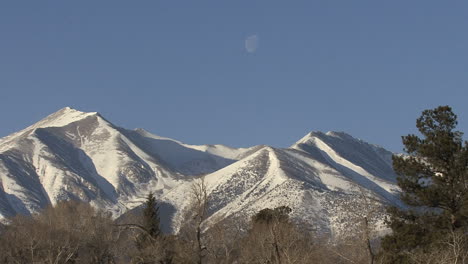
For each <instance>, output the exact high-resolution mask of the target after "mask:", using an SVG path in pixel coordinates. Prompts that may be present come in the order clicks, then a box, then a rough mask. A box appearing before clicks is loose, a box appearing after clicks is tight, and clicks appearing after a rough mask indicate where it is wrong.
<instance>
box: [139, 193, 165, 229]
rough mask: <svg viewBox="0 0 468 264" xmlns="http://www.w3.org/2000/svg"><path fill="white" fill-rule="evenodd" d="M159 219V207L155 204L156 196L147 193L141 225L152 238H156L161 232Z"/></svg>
mask: <svg viewBox="0 0 468 264" xmlns="http://www.w3.org/2000/svg"><path fill="white" fill-rule="evenodd" d="M159 225H160V220H159V207H158V206H157V202H156V198H155V197H154V195H153V193H151V192H150V193H149V194H148V197H147V198H146V202H145V209H144V210H143V226H144V227H145V229H146V231H147V232H148V235H150V236H151V237H152V238H157V237H158V236H159V235H160V234H161V229H160V226H159Z"/></svg>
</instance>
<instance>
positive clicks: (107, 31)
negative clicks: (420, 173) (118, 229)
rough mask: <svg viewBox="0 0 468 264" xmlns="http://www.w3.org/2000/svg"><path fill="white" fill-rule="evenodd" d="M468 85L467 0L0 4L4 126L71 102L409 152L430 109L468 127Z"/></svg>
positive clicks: (238, 133) (167, 123)
mask: <svg viewBox="0 0 468 264" xmlns="http://www.w3.org/2000/svg"><path fill="white" fill-rule="evenodd" d="M253 35H256V36H257V38H258V47H257V49H256V51H255V52H252V53H249V52H247V50H246V48H245V45H244V44H245V40H246V39H247V38H248V37H249V36H253ZM467 86H468V2H467V1H440V0H437V1H432V0H421V1H408V0H392V1H375V0H372V1H330V0H322V1H318V0H317V1H316V0H314V1H311V0H307V1H296V0H295V1H284V0H282V1H273V0H266V1H254V0H236V1H219V0H213V1H202V0H197V1H156V0H151V1H144V0H141V1H128V0H127V1H116V0H112V1H104V0H100V1H94V0H93V1H83V0H80V1H20V0H18V1H1V3H0V98H1V101H0V124H1V126H0V136H6V135H7V134H9V133H11V132H14V131H17V130H19V129H22V128H24V127H26V126H27V125H30V124H32V123H34V122H35V121H37V120H39V119H41V118H42V117H44V116H46V115H48V114H50V113H52V112H55V111H56V110H58V109H59V108H62V107H64V106H71V107H73V108H76V109H79V110H83V111H98V112H100V113H102V114H103V115H104V116H105V117H106V118H107V119H109V120H110V121H112V122H113V123H115V124H117V125H119V126H123V127H126V128H136V127H142V128H145V129H147V130H149V131H151V132H154V133H156V134H159V135H162V136H168V137H172V138H176V139H179V140H182V141H184V142H187V143H193V144H202V143H212V144H215V143H221V144H226V145H231V146H237V147H238V146H250V145H255V144H269V145H273V146H278V147H286V146H289V145H290V144H292V143H293V142H295V141H296V140H298V139H299V138H301V137H302V136H303V135H305V134H306V133H307V132H309V131H312V130H321V131H328V130H337V131H345V132H348V133H350V134H352V135H354V136H356V137H358V138H362V139H364V140H367V141H369V142H372V143H376V144H379V145H382V146H384V147H386V148H388V149H390V150H393V151H401V149H402V146H401V143H400V136H401V135H404V134H407V133H409V132H414V131H415V129H414V124H415V119H416V118H417V117H418V116H419V115H420V113H421V111H422V110H423V109H427V108H433V107H436V106H438V105H446V104H448V105H451V106H452V107H453V108H454V111H455V112H456V113H457V114H458V116H459V123H460V126H459V129H460V130H462V131H465V132H467V133H468V105H467V102H468V100H467V99H468V89H467V88H468V87H467Z"/></svg>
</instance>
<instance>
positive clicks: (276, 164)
mask: <svg viewBox="0 0 468 264" xmlns="http://www.w3.org/2000/svg"><path fill="white" fill-rule="evenodd" d="M336 135H340V138H339V139H338V140H339V141H342V142H341V145H340V147H338V148H336V150H335V149H333V148H332V147H329V145H326V144H325V143H323V141H325V142H334V141H333V140H334V137H336ZM319 136H320V137H321V138H322V139H323V141H321V140H320V139H319V138H318V137H316V136H315V134H312V135H310V134H309V135H308V136H306V137H305V138H304V139H306V140H304V139H302V140H300V141H299V142H298V143H297V144H295V145H293V147H291V148H288V149H276V148H272V147H263V148H261V149H259V150H257V151H256V152H254V153H252V154H251V155H249V156H247V157H245V158H244V159H241V160H240V161H238V162H236V163H234V164H232V165H230V166H227V167H225V168H223V169H221V170H219V171H216V172H214V173H212V174H209V175H207V176H205V181H206V183H207V186H208V193H209V211H208V214H209V218H208V219H207V220H206V225H210V224H212V223H215V222H217V221H220V220H223V219H226V218H229V217H244V218H248V217H250V216H252V215H253V214H255V213H256V212H258V211H259V210H261V209H264V208H267V207H269V208H274V207H277V206H282V205H287V206H289V207H291V208H292V209H293V211H292V217H293V218H294V219H296V220H297V221H301V222H307V223H309V224H310V225H311V227H313V228H314V229H318V230H321V231H323V232H334V233H337V232H341V231H342V227H343V225H342V223H343V222H344V221H346V219H347V218H349V214H352V213H353V212H352V211H353V210H356V209H358V211H359V210H360V211H362V210H364V209H363V208H362V207H363V206H365V205H364V202H363V200H362V197H363V196H362V195H363V194H365V195H366V196H368V195H370V196H372V197H374V198H375V199H378V200H379V201H381V203H382V204H395V205H399V200H398V198H396V193H397V187H396V185H395V180H394V179H395V178H394V177H395V175H394V173H393V171H391V170H388V167H386V166H390V164H388V163H387V162H385V161H386V160H385V158H387V154H388V153H387V152H385V151H383V150H381V149H379V148H378V147H375V146H373V145H370V144H367V143H364V142H361V141H359V140H357V139H354V138H352V137H351V136H348V135H346V134H331V133H330V134H329V135H326V134H322V133H321V134H319ZM328 137H332V138H328ZM357 144H359V146H357ZM330 145H331V144H330ZM346 146H347V147H350V148H351V147H352V148H356V147H358V148H359V149H354V151H353V150H352V149H347V148H346ZM369 152H370V153H369ZM374 152H376V153H378V154H379V155H377V157H372V156H373V155H375V154H374ZM344 157H346V158H349V160H348V159H346V158H344ZM371 158H372V159H376V160H377V161H378V162H380V163H379V166H382V167H373V168H374V170H373V171H372V172H373V173H375V174H376V175H374V174H372V173H370V172H368V171H367V170H365V169H363V168H367V169H368V167H370V166H371V165H372V162H374V160H372V159H371ZM381 159H382V160H381ZM358 161H359V162H362V161H366V162H365V163H357V162H358ZM354 162H356V163H354ZM384 166H385V167H384ZM387 173H388V174H387ZM387 179H389V180H387ZM190 186H191V185H190V183H186V184H183V185H181V186H178V187H176V188H175V189H174V190H172V191H171V192H169V193H167V194H166V195H165V196H164V197H163V198H162V199H163V201H164V202H166V203H169V204H172V205H173V206H174V207H175V208H176V209H177V213H176V214H175V216H174V218H173V219H172V226H173V230H175V231H177V230H178V229H179V228H180V225H181V223H182V222H183V221H184V215H185V212H186V211H187V210H190V201H189V199H187V196H188V195H189V194H190V191H191V189H190ZM359 208H360V209H359Z"/></svg>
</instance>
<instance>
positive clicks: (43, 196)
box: [0, 107, 249, 216]
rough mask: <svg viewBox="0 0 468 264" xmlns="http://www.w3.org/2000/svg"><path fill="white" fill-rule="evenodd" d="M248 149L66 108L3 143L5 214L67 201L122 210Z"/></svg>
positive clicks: (1, 200)
mask: <svg viewBox="0 0 468 264" xmlns="http://www.w3.org/2000/svg"><path fill="white" fill-rule="evenodd" d="M162 146H163V147H162ZM160 147H161V148H160ZM219 149H221V151H220V150H219ZM247 151H249V149H230V148H228V147H224V146H221V145H217V146H189V145H184V144H182V143H180V142H177V141H175V140H170V139H164V138H161V137H158V136H155V135H151V134H149V133H147V132H143V131H142V130H135V131H132V130H126V129H123V128H120V127H117V126H115V125H113V124H112V123H110V122H109V121H107V120H106V119H104V118H103V117H102V116H101V115H100V114H99V113H84V112H80V111H77V110H74V109H71V108H68V107H67V108H64V109H61V110H59V111H58V112H56V113H54V114H51V115H49V116H48V117H46V118H44V119H43V120H41V121H39V122H38V123H36V124H34V125H32V126H30V127H28V128H26V129H24V130H22V131H20V132H17V133H14V134H12V135H10V136H8V137H5V138H3V139H1V140H0V181H1V184H0V186H1V189H0V214H1V215H2V216H9V215H14V214H16V213H22V214H27V213H30V212H34V211H37V210H38V209H40V208H42V207H44V206H46V205H47V204H50V203H52V204H53V203H55V202H57V201H58V200H63V199H79V200H83V201H87V202H91V203H92V204H93V205H95V206H98V207H104V208H114V210H117V212H115V213H116V214H119V212H118V210H120V209H124V207H125V206H124V205H125V204H126V203H127V202H131V201H132V200H134V199H136V198H138V197H141V196H143V195H144V193H147V192H148V191H150V190H151V191H155V192H157V193H159V194H161V193H163V192H164V191H166V190H169V189H171V188H172V187H173V186H174V185H176V184H178V183H179V182H181V181H185V180H187V178H190V177H191V176H193V175H197V174H200V173H210V172H213V171H215V170H217V169H219V168H221V167H224V166H226V165H228V164H231V163H233V162H234V161H235V160H234V158H235V157H236V155H241V154H242V153H243V152H247ZM184 153H185V157H184V159H183V160H180V161H178V162H174V157H176V156H178V155H180V156H182V155H181V154H184ZM165 154H167V155H165ZM222 154H225V155H226V156H222ZM129 206H130V207H131V206H132V205H129Z"/></svg>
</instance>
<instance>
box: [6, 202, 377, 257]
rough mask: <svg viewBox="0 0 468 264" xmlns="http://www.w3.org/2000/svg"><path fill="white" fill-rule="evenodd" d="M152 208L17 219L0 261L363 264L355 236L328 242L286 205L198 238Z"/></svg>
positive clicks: (190, 222)
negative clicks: (169, 230)
mask: <svg viewBox="0 0 468 264" xmlns="http://www.w3.org/2000/svg"><path fill="white" fill-rule="evenodd" d="M157 208H158V207H157V204H156V201H155V199H154V197H153V196H152V195H151V194H150V195H149V196H148V198H147V201H146V203H145V205H144V210H143V211H142V212H141V211H140V212H139V213H138V214H135V215H133V216H131V217H128V218H127V219H121V220H113V219H112V218H111V216H110V215H109V214H108V213H106V212H103V211H100V210H97V209H94V208H93V207H91V206H90V205H89V204H86V203H80V202H75V201H63V202H59V203H58V204H56V205H55V206H53V207H52V206H51V207H48V208H46V209H44V210H43V211H42V212H40V213H37V214H34V215H33V216H20V215H18V216H16V217H13V218H11V219H9V223H8V224H6V225H3V226H2V228H1V230H0V263H108V264H110V263H140V264H143V263H148V264H149V263H154V264H170V263H213V264H215V263H216V264H218V263H239V264H240V263H284V264H286V263H304V264H305V263H330V264H331V263H369V252H368V251H367V248H366V246H367V245H366V243H365V239H363V237H362V236H357V237H356V238H355V239H353V240H346V241H341V242H340V243H331V241H330V240H329V239H327V238H326V237H320V236H319V235H317V234H314V233H313V232H305V231H304V230H302V228H301V226H300V225H296V224H293V223H292V221H291V220H290V218H289V213H290V212H291V209H290V208H288V207H278V208H275V209H264V210H261V211H260V212H258V213H257V214H256V215H254V216H253V217H252V218H251V220H250V221H249V222H246V223H243V222H242V221H235V220H230V221H223V222H221V223H219V224H216V225H214V226H213V227H211V228H209V229H207V230H201V232H198V228H197V226H198V224H197V219H196V217H193V216H194V215H195V214H192V215H191V216H192V217H191V218H187V222H186V223H184V225H183V226H182V228H181V230H180V232H179V233H178V234H176V235H174V234H164V233H162V232H161V230H160V226H159V216H158V211H157ZM192 213H193V212H192Z"/></svg>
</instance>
